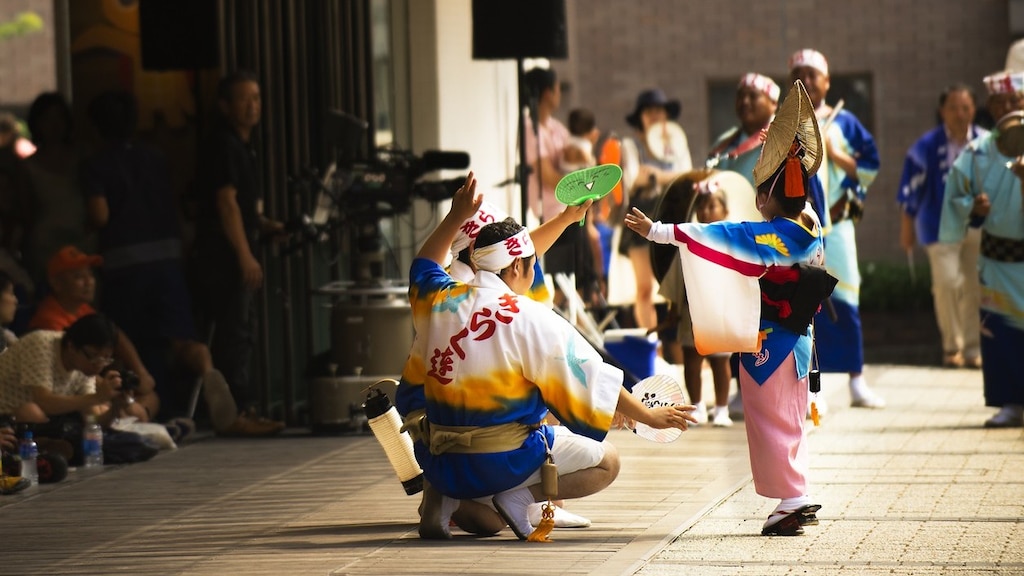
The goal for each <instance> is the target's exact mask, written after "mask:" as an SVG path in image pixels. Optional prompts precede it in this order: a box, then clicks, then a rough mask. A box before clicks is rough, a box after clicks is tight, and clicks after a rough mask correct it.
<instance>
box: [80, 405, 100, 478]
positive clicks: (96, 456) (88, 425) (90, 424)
mask: <svg viewBox="0 0 1024 576" xmlns="http://www.w3.org/2000/svg"><path fill="white" fill-rule="evenodd" d="M82 455H83V457H84V460H85V467H86V468H99V467H102V466H103V429H102V428H100V425H99V424H97V423H96V417H95V416H92V415H90V416H89V417H88V418H86V420H85V430H83V431H82Z"/></svg>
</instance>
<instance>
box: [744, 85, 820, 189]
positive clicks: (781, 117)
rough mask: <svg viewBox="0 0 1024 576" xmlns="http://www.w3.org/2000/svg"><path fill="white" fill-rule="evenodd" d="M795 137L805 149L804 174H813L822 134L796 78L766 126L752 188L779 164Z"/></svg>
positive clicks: (802, 87) (816, 166) (804, 91)
mask: <svg viewBox="0 0 1024 576" xmlns="http://www.w3.org/2000/svg"><path fill="white" fill-rule="evenodd" d="M794 139H796V140H799V141H800V145H801V146H803V148H804V157H803V158H802V159H801V160H800V161H801V163H802V164H803V166H804V169H805V170H807V175H808V176H813V175H814V173H815V172H817V171H818V166H820V165H821V154H822V143H821V133H820V132H819V131H818V120H817V118H815V116H814V106H813V105H812V104H811V99H810V98H809V97H808V96H807V90H806V89H805V88H804V84H803V82H801V81H799V80H797V81H796V82H793V89H792V90H790V91H789V93H788V94H786V97H785V98H784V99H783V100H782V104H780V105H779V109H778V111H777V112H776V113H775V119H774V120H772V123H771V124H770V125H769V126H768V136H767V138H766V139H765V141H764V145H763V146H762V147H761V156H760V157H759V158H758V159H757V164H756V165H754V186H755V187H757V186H760V185H761V184H763V183H764V182H765V180H768V178H770V177H771V175H772V174H774V173H775V171H776V170H778V169H779V166H782V163H783V162H785V161H786V157H787V156H788V155H789V149H790V147H791V146H792V145H793V140H794Z"/></svg>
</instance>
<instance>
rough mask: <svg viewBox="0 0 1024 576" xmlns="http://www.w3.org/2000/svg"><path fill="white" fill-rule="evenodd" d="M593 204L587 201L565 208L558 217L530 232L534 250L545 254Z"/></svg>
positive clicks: (591, 201)
mask: <svg viewBox="0 0 1024 576" xmlns="http://www.w3.org/2000/svg"><path fill="white" fill-rule="evenodd" d="M593 203H594V201H593V200H587V201H586V202H584V203H583V204H580V205H579V206H566V207H565V209H564V210H562V211H561V212H560V213H559V214H558V216H555V217H554V218H552V219H551V220H548V221H547V222H545V223H543V224H541V225H540V226H538V227H537V228H535V229H534V230H531V231H530V239H531V240H533V247H534V249H536V250H537V252H538V253H540V254H543V253H545V252H547V251H548V248H551V246H553V245H554V244H555V240H558V237H559V236H561V235H562V232H564V231H565V229H566V228H568V227H569V225H570V224H575V223H576V222H579V221H580V220H581V219H582V218H583V216H584V215H586V213H587V210H588V209H589V208H590V206H591V205H592V204H593Z"/></svg>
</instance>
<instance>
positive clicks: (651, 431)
mask: <svg viewBox="0 0 1024 576" xmlns="http://www.w3.org/2000/svg"><path fill="white" fill-rule="evenodd" d="M632 394H633V397H634V398H636V399H637V400H639V401H640V402H641V403H643V405H644V406H647V407H648V408H657V407H658V406H677V405H680V404H686V398H685V396H683V387H682V385H681V384H679V382H678V381H676V379H675V378H673V377H671V376H669V375H667V374H655V375H654V376H649V377H647V378H644V379H643V380H641V381H639V382H637V383H636V384H635V385H633V392H632ZM633 432H635V433H636V435H637V436H639V437H641V438H643V439H645V440H650V441H652V442H659V443H668V442H672V441H674V440H675V439H676V438H679V436H680V435H682V433H683V431H682V430H680V429H678V428H664V429H661V430H659V429H657V428H651V427H650V426H648V425H646V424H641V423H640V422H637V423H636V428H635V429H634V430H633Z"/></svg>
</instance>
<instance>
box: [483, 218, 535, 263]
mask: <svg viewBox="0 0 1024 576" xmlns="http://www.w3.org/2000/svg"><path fill="white" fill-rule="evenodd" d="M535 253H536V250H534V248H533V240H531V239H530V231H529V230H527V229H526V228H523V229H522V230H520V231H519V233H518V234H515V235H513V236H509V237H508V238H506V239H504V240H502V241H500V242H497V243H495V244H491V245H490V246H484V247H482V248H481V247H474V248H473V252H472V254H470V256H469V258H470V260H472V261H473V265H474V266H476V268H477V270H486V271H488V272H494V273H495V274H497V273H498V272H501V271H502V270H504V269H505V268H508V267H509V265H510V264H512V262H514V261H515V259H516V258H527V257H529V256H533V255H534V254H535Z"/></svg>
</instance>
